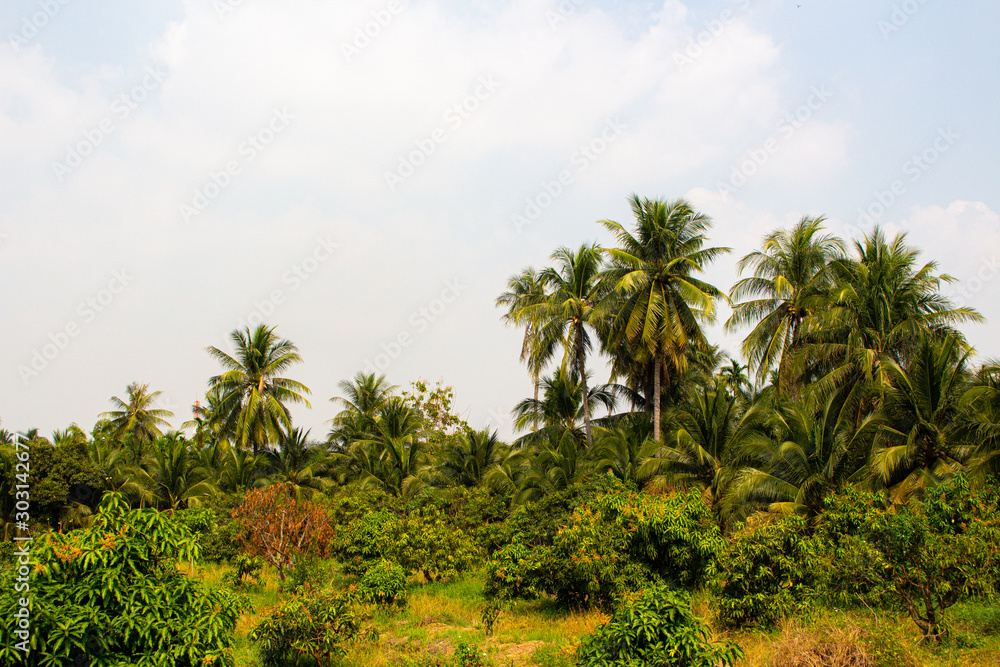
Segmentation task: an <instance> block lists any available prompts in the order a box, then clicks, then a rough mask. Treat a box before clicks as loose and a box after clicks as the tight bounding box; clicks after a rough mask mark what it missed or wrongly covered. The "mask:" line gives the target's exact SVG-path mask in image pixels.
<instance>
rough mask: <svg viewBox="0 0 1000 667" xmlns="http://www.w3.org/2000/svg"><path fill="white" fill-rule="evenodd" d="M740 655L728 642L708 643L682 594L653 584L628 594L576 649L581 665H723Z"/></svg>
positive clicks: (704, 629) (708, 637)
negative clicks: (605, 620) (608, 619)
mask: <svg viewBox="0 0 1000 667" xmlns="http://www.w3.org/2000/svg"><path fill="white" fill-rule="evenodd" d="M742 657H743V651H742V650H740V648H739V647H738V646H736V645H735V644H730V643H715V642H712V641H711V632H710V631H709V628H708V626H707V625H705V623H703V622H702V621H701V620H699V619H698V618H696V617H695V616H694V614H693V613H692V612H691V604H690V602H689V600H688V598H687V595H686V594H684V593H682V592H679V591H676V590H673V589H671V588H668V587H667V586H663V585H657V586H652V587H650V588H647V589H646V590H645V591H643V592H642V593H640V594H636V595H631V596H627V597H626V598H625V599H624V600H623V601H622V604H621V606H620V607H619V608H618V609H616V610H615V613H614V614H613V615H612V617H611V620H610V621H608V622H607V623H605V624H604V625H601V626H599V627H598V628H597V629H596V630H595V631H594V633H593V634H592V635H590V636H589V637H587V638H586V639H585V640H584V642H583V643H582V644H581V645H580V647H579V649H577V653H576V663H577V664H578V665H582V666H584V667H612V666H614V667H728V666H731V665H733V664H735V662H736V661H737V660H739V659H740V658H742Z"/></svg>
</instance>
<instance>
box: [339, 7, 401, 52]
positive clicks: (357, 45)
mask: <svg viewBox="0 0 1000 667" xmlns="http://www.w3.org/2000/svg"><path fill="white" fill-rule="evenodd" d="M403 9H404V5H403V3H402V0H389V2H388V3H387V4H386V6H385V8H384V9H376V10H375V11H373V12H372V13H371V19H369V20H368V21H365V23H364V25H359V26H356V27H355V28H354V39H352V40H351V41H350V42H341V43H340V52H341V53H342V54H344V59H345V60H347V62H351V60H352V59H353V58H354V57H355V56H360V55H361V52H362V51H364V50H365V49H367V48H368V47H369V46H370V45H371V43H372V41H373V40H374V39H375V38H376V37H378V36H379V35H381V34H382V31H383V30H385V29H386V28H388V27H389V24H390V23H392V19H393V18H394V17H395V16H396V15H397V14H399V13H400V12H401V11H403Z"/></svg>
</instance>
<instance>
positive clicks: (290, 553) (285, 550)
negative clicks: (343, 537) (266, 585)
mask: <svg viewBox="0 0 1000 667" xmlns="http://www.w3.org/2000/svg"><path fill="white" fill-rule="evenodd" d="M233 518H234V519H236V521H237V524H238V525H239V527H240V529H241V531H242V535H243V540H244V543H245V545H246V547H247V550H248V552H249V553H250V554H251V555H253V556H260V557H261V558H263V559H264V560H265V561H266V562H268V563H270V564H271V565H272V566H273V567H274V568H275V569H276V570H277V571H278V579H280V580H281V581H282V582H283V581H285V577H286V575H287V573H288V570H289V569H290V568H292V567H294V566H295V564H296V563H297V562H298V561H299V560H301V559H302V558H305V557H307V556H308V555H310V554H317V555H323V554H324V553H325V552H326V549H327V547H328V545H329V543H330V539H331V538H332V537H333V531H332V529H331V526H330V519H329V517H328V516H327V514H326V512H325V511H324V510H323V508H322V507H320V506H319V505H316V504H315V503H312V502H310V501H308V500H297V499H296V498H295V497H294V496H293V495H292V491H291V489H290V488H289V487H288V486H287V485H283V484H275V485H273V486H269V487H267V488H265V489H254V490H252V491H249V492H248V493H247V495H246V499H245V500H244V501H243V504H242V505H240V506H239V507H237V508H236V509H235V510H233Z"/></svg>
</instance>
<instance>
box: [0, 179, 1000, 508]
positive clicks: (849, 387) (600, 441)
mask: <svg viewBox="0 0 1000 667" xmlns="http://www.w3.org/2000/svg"><path fill="white" fill-rule="evenodd" d="M631 206H632V210H633V213H634V215H635V221H634V224H633V225H631V226H630V227H629V228H627V227H626V226H625V225H622V224H620V223H618V222H614V221H610V220H602V221H600V224H601V225H602V226H603V227H604V228H605V229H607V230H608V231H609V232H610V233H611V234H612V236H613V237H614V239H615V241H616V246H615V247H607V248H604V247H600V246H598V245H597V244H584V245H581V246H580V247H579V248H577V249H575V250H573V249H570V248H559V249H557V250H556V251H555V252H554V253H553V254H552V256H551V265H550V266H547V267H543V268H541V269H539V270H536V269H534V268H530V267H529V268H526V269H524V270H523V271H521V272H520V273H518V274H516V275H514V276H512V277H511V278H510V279H509V281H508V285H507V290H506V291H505V292H504V293H503V294H501V295H500V297H499V298H498V299H497V305H498V306H500V307H502V308H503V309H504V314H503V319H504V320H505V321H506V322H508V323H511V324H514V325H517V326H519V327H523V328H524V338H523V345H522V348H521V361H522V362H524V363H525V365H526V366H527V368H528V371H529V373H530V376H531V378H532V381H533V384H534V392H533V395H532V397H530V398H526V399H524V400H523V401H521V402H520V403H518V404H517V405H516V406H515V407H514V409H513V411H512V415H513V418H514V425H515V428H516V429H517V431H518V433H519V434H520V435H519V437H517V439H516V440H515V441H514V442H512V443H510V444H508V443H504V442H501V441H500V439H499V438H498V436H497V434H496V433H495V432H490V431H489V430H481V431H475V430H473V429H472V428H470V427H469V426H468V424H466V423H465V422H463V421H462V420H461V419H459V418H457V417H456V416H454V415H451V414H450V413H449V410H448V406H447V404H440V403H439V404H436V405H434V406H433V409H431V408H430V407H429V405H430V404H429V403H428V402H426V401H424V399H423V398H419V397H417V396H416V395H415V394H413V393H409V392H400V391H399V388H398V387H396V386H394V385H391V384H389V382H388V381H387V380H386V378H385V377H384V376H379V375H375V374H364V373H359V374H357V375H356V376H355V377H354V378H353V379H351V380H348V381H343V382H341V383H340V385H339V387H340V390H341V396H339V397H335V398H333V399H331V400H332V401H334V402H335V403H336V404H337V405H338V406H339V408H340V409H339V412H338V413H337V414H336V415H335V416H334V417H333V419H332V420H331V421H330V423H331V428H330V430H329V433H328V434H327V436H326V438H325V439H323V440H322V441H313V440H310V434H309V432H308V431H306V432H303V431H302V430H301V429H299V428H295V427H293V424H292V419H291V415H290V412H289V409H288V406H289V405H290V404H292V403H304V404H306V405H308V401H307V398H306V396H307V395H308V394H309V393H310V391H309V389H308V388H307V387H305V386H304V385H303V384H301V383H299V382H297V381H295V380H291V379H288V378H287V377H284V376H285V374H286V372H287V371H288V369H289V368H291V367H292V366H294V365H295V364H297V363H300V362H301V361H302V359H301V357H300V356H299V353H298V350H297V348H296V346H295V345H294V344H293V343H291V342H290V341H288V340H284V339H281V338H279V337H278V336H277V335H276V333H275V331H274V329H273V327H268V326H264V325H261V326H258V327H256V329H254V330H250V329H249V328H247V329H244V330H237V331H234V332H233V333H232V335H231V342H232V349H233V352H232V354H229V353H226V352H223V351H222V350H220V349H218V348H215V347H210V348H208V352H209V354H210V355H211V356H212V357H213V358H215V359H216V360H217V361H218V362H219V363H220V365H221V367H222V371H221V373H220V374H219V375H217V376H215V377H213V378H211V379H210V380H209V383H208V391H207V394H206V397H205V401H204V404H201V403H198V404H196V405H195V406H194V419H193V420H191V421H189V422H187V423H186V424H185V425H184V427H185V428H186V429H189V430H190V432H192V433H193V435H183V434H181V433H178V432H174V431H167V430H166V429H167V427H168V424H167V422H166V419H167V418H168V417H171V416H172V415H171V413H170V412H169V411H166V410H162V409H157V408H156V401H157V397H158V394H159V392H151V391H150V390H149V387H148V386H147V385H143V384H138V383H136V384H132V385H129V387H128V388H127V394H126V396H125V397H123V398H120V399H119V398H117V397H116V398H113V399H112V404H113V409H112V410H111V411H109V412H107V413H105V414H103V415H101V420H100V421H99V422H98V423H97V425H96V426H95V428H94V430H93V433H92V434H91V435H90V436H88V435H87V434H86V433H84V432H83V431H82V430H80V429H78V428H76V427H75V426H73V427H70V428H69V429H67V430H66V431H62V432H57V433H56V434H54V441H55V444H57V445H62V444H66V443H70V444H73V443H75V444H77V445H79V446H80V447H81V448H82V449H83V450H84V451H86V456H87V458H88V461H87V463H88V465H89V466H90V467H91V468H92V469H94V470H98V471H100V472H101V475H102V478H103V480H104V485H105V486H106V488H108V489H114V490H118V491H121V492H123V493H124V494H126V496H127V497H129V498H131V499H132V502H133V503H135V504H140V505H153V506H157V507H160V508H163V509H175V508H183V507H188V506H191V505H194V504H197V503H199V502H202V501H203V500H205V499H206V498H207V497H209V496H211V495H213V494H215V493H218V492H239V491H242V490H245V489H249V488H252V487H256V486H263V485H267V484H271V483H278V482H280V483H283V484H288V485H290V486H291V488H292V489H294V492H295V493H296V494H297V495H299V496H301V497H313V496H316V495H317V494H325V493H328V492H330V491H331V490H332V489H335V488H340V487H342V486H343V485H346V484H356V485H360V486H368V487H375V488H379V489H381V490H383V491H385V492H386V493H389V494H392V495H396V496H409V495H412V494H414V493H416V492H417V491H419V490H421V489H423V488H426V487H429V486H431V487H433V486H454V485H461V486H466V487H477V486H484V487H488V488H490V489H493V490H494V491H497V492H501V493H504V494H506V495H508V496H509V497H510V498H511V499H512V502H513V503H515V504H520V503H524V502H528V501H531V500H533V499H537V498H539V497H542V496H545V495H546V494H549V493H552V492H556V491H560V490H563V489H566V488H568V487H570V486H572V485H573V484H576V483H578V482H581V481H583V480H585V479H586V478H587V477H589V476H592V475H599V474H612V475H614V476H616V477H618V478H620V479H623V480H628V481H631V482H634V483H635V484H637V485H638V486H639V487H646V488H650V489H656V488H666V487H695V488H698V489H701V490H702V492H703V496H704V498H705V500H706V502H708V503H709V505H710V506H711V507H712V508H713V510H714V511H715V512H716V514H717V516H718V518H719V520H720V522H722V523H728V522H731V521H734V520H739V519H742V518H745V517H747V516H749V515H750V514H752V513H754V512H757V511H761V510H763V511H787V512H799V513H804V514H807V515H812V514H816V513H818V512H819V511H821V509H822V506H823V501H824V499H825V498H826V497H828V496H829V495H830V494H834V493H837V492H839V491H841V490H843V489H844V488H846V487H847V486H849V485H856V484H857V485H865V486H866V487H868V488H872V489H877V490H880V491H883V492H884V493H885V494H886V495H887V497H889V498H891V499H893V500H894V501H896V502H907V501H908V500H909V499H911V498H913V497H914V496H916V495H919V494H920V493H921V491H922V489H924V488H926V487H928V486H929V485H934V484H937V483H939V482H941V481H942V480H945V479H947V478H948V477H950V476H952V475H954V474H956V473H958V472H966V473H967V474H970V475H972V476H973V477H975V478H977V479H979V480H988V479H995V478H996V475H997V474H998V472H1000V456H998V452H1000V365H998V364H997V363H996V362H986V363H981V364H979V365H974V363H973V361H972V355H973V350H972V349H971V348H970V346H969V344H968V343H967V341H966V339H965V338H964V336H963V335H962V333H961V332H960V331H959V329H958V327H959V326H960V325H962V324H964V323H969V322H979V321H981V319H982V318H981V317H980V316H979V314H978V313H977V312H976V311H975V310H973V309H970V308H958V307H955V306H954V305H953V304H952V303H950V302H949V301H948V299H946V298H945V297H943V296H942V294H941V290H940V287H941V284H942V283H943V282H945V281H949V280H951V278H950V277H948V276H945V275H939V274H938V273H937V272H936V270H937V267H936V265H935V264H934V263H933V262H929V263H924V264H921V263H920V262H919V261H918V252H917V250H916V249H914V248H912V247H911V246H909V245H908V244H907V242H906V238H905V236H904V235H900V236H897V237H896V238H893V239H889V238H887V237H886V235H885V234H884V232H882V231H881V230H879V229H875V230H873V231H872V232H871V234H870V235H867V236H865V237H864V238H862V239H859V240H854V241H852V242H850V243H848V242H845V241H844V240H842V239H840V238H837V237H836V236H834V235H832V234H829V233H827V231H826V229H825V228H824V220H823V218H821V217H819V218H803V219H802V220H801V221H799V222H798V223H797V224H795V225H794V226H792V227H791V228H789V229H779V230H776V231H774V232H772V233H770V234H768V235H767V236H766V237H765V238H764V239H763V244H762V246H761V248H760V249H759V250H756V251H754V252H751V253H750V254H748V255H746V256H745V257H743V258H742V259H740V260H739V261H738V264H737V267H738V269H739V271H740V274H741V278H740V280H739V281H738V282H737V283H736V285H735V286H733V288H732V289H731V290H730V291H729V292H728V294H726V293H724V292H723V291H722V290H720V289H719V288H717V287H715V286H713V285H711V284H709V283H707V282H705V280H703V278H702V274H703V272H704V270H705V269H706V268H707V267H708V266H709V264H711V263H712V262H713V261H715V260H717V259H718V258H719V257H721V256H723V255H724V254H726V253H727V252H729V249H728V248H723V247H713V246H711V245H710V244H709V240H708V236H707V234H708V232H709V230H710V228H711V220H710V219H709V218H708V217H706V216H705V215H703V214H701V213H699V212H697V211H695V210H694V209H693V208H692V207H691V205H690V204H688V203H687V202H685V201H683V200H676V201H663V200H651V199H640V198H639V197H633V198H632V200H631ZM720 304H727V305H728V306H729V307H731V309H732V315H731V317H730V318H729V319H728V321H727V322H725V326H726V328H727V329H728V330H730V331H738V330H745V331H747V333H746V336H745V338H744V340H743V343H742V347H741V350H740V352H741V355H742V358H743V359H745V360H746V362H747V365H746V366H744V365H743V364H741V363H740V362H739V361H737V360H735V359H732V358H729V357H727V356H726V355H725V354H723V353H721V352H720V351H719V349H718V348H717V347H715V346H713V345H711V344H710V343H709V341H708V339H707V337H706V334H705V329H704V327H705V326H706V325H708V324H710V323H713V322H715V321H716V318H717V316H718V309H719V306H720ZM595 357H601V358H602V359H603V360H604V361H606V362H607V364H608V365H607V367H609V368H610V377H609V378H608V382H606V383H595V382H594V381H593V370H592V369H591V368H588V364H590V365H591V366H594V365H595V364H594V361H595ZM602 367H603V366H602ZM442 415H444V416H445V418H443V417H442ZM19 437H20V439H22V440H41V438H40V437H39V436H38V434H37V432H33V433H27V434H22V435H21V436H19ZM0 439H2V440H3V442H0V447H4V446H5V447H6V449H9V448H10V447H9V445H10V444H11V442H12V441H13V439H14V436H13V435H12V434H10V433H7V432H6V431H0ZM7 458H10V457H6V458H4V457H0V459H2V460H6V459H7ZM0 462H2V461H0ZM4 475H5V476H6V473H4Z"/></svg>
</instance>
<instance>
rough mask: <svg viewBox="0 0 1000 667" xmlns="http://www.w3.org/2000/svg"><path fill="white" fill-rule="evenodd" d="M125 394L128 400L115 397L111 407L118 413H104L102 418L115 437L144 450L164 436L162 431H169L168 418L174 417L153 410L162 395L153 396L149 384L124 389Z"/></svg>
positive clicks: (167, 411) (154, 393) (132, 385)
mask: <svg viewBox="0 0 1000 667" xmlns="http://www.w3.org/2000/svg"><path fill="white" fill-rule="evenodd" d="M125 391H126V392H127V394H126V395H127V400H122V399H120V398H118V397H117V396H113V397H112V398H111V403H112V404H113V405H114V406H115V407H116V408H117V409H116V410H111V411H109V412H104V413H102V414H101V415H100V417H101V418H102V419H107V420H109V424H110V428H111V429H112V431H113V433H114V434H115V437H117V438H119V439H123V438H125V437H131V438H132V439H133V441H134V442H135V443H136V444H137V445H139V447H140V449H143V448H144V447H145V446H146V445H148V444H150V443H152V442H153V441H154V440H156V439H157V438H159V437H160V436H162V435H163V432H162V431H160V428H162V427H168V428H169V426H170V424H169V423H167V420H166V418H167V417H173V416H174V413H173V412H171V411H170V410H162V409H159V408H155V407H153V406H154V405H155V404H156V401H157V398H158V397H159V395H160V394H161V393H163V392H159V391H154V392H152V393H150V391H149V385H148V384H139V383H138V382H133V383H131V384H130V385H128V386H127V387H126V388H125Z"/></svg>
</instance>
